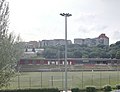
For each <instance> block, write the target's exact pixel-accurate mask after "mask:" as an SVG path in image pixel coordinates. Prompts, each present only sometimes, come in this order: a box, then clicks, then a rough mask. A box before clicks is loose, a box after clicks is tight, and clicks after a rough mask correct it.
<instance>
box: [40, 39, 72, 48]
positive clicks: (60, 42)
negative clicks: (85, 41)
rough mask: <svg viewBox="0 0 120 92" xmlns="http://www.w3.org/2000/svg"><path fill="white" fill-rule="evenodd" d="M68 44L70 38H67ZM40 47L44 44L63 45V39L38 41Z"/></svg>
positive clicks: (70, 42)
mask: <svg viewBox="0 0 120 92" xmlns="http://www.w3.org/2000/svg"><path fill="white" fill-rule="evenodd" d="M67 43H68V45H69V44H72V41H71V40H67ZM40 45H41V47H44V46H57V45H65V40H64V39H54V40H42V41H41V42H40Z"/></svg>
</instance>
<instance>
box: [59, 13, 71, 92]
mask: <svg viewBox="0 0 120 92" xmlns="http://www.w3.org/2000/svg"><path fill="white" fill-rule="evenodd" d="M60 15H61V16H64V17H65V83H64V86H65V88H64V89H65V92H67V17H70V16H72V14H69V13H60Z"/></svg>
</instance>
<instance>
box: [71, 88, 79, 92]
mask: <svg viewBox="0 0 120 92" xmlns="http://www.w3.org/2000/svg"><path fill="white" fill-rule="evenodd" d="M71 91H72V92H80V90H79V88H72V89H71Z"/></svg>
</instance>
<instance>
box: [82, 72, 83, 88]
mask: <svg viewBox="0 0 120 92" xmlns="http://www.w3.org/2000/svg"><path fill="white" fill-rule="evenodd" d="M82 89H83V70H82Z"/></svg>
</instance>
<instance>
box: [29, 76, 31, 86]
mask: <svg viewBox="0 0 120 92" xmlns="http://www.w3.org/2000/svg"><path fill="white" fill-rule="evenodd" d="M29 88H31V77H29Z"/></svg>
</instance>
